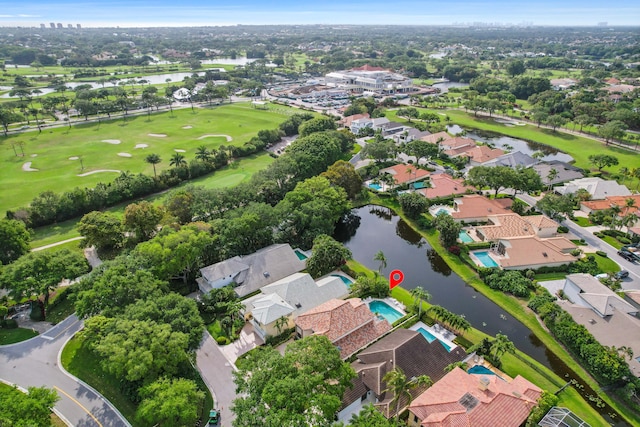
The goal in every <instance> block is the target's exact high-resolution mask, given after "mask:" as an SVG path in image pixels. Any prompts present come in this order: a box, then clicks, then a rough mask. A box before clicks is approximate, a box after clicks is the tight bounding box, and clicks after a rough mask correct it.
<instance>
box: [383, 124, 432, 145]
mask: <svg viewBox="0 0 640 427" xmlns="http://www.w3.org/2000/svg"><path fill="white" fill-rule="evenodd" d="M429 135H431V134H430V133H429V131H426V130H425V131H421V130H418V129H416V128H412V127H409V126H404V127H403V128H402V131H401V132H397V133H394V134H392V135H391V139H393V141H394V142H395V143H396V144H400V143H403V142H404V143H407V142H411V141H414V140H416V139H421V138H422V137H424V136H429Z"/></svg>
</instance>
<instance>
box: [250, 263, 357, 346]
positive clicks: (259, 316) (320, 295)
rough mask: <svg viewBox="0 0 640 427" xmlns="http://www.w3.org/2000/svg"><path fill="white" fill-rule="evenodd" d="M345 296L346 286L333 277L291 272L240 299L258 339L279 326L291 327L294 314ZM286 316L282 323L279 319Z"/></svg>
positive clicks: (296, 314) (274, 331)
mask: <svg viewBox="0 0 640 427" xmlns="http://www.w3.org/2000/svg"><path fill="white" fill-rule="evenodd" d="M348 295H349V287H348V286H347V285H346V284H345V283H344V282H343V281H342V279H340V277H337V276H327V277H324V278H322V279H320V280H318V281H317V282H315V281H314V280H313V278H312V277H311V276H310V275H309V274H307V273H294V274H292V275H290V276H287V277H285V278H283V279H280V280H278V281H276V282H274V283H271V284H270V285H266V286H263V287H262V288H261V289H260V294H258V295H256V296H254V297H251V298H249V299H247V300H245V301H244V305H245V311H244V312H245V316H251V318H252V319H251V323H252V324H253V326H254V328H255V331H256V332H257V333H258V335H260V337H261V338H262V339H266V337H267V336H269V335H278V334H279V333H280V332H281V331H282V329H286V328H291V327H293V326H294V320H295V318H296V317H298V314H300V313H304V312H305V311H308V310H310V309H312V308H314V307H317V306H319V305H320V304H322V303H324V302H327V301H329V300H330V299H334V298H336V299H341V298H345V297H347V296H348ZM282 317H284V318H286V323H285V324H282V323H280V322H281V321H280V320H279V319H280V318H282Z"/></svg>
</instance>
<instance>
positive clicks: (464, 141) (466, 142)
mask: <svg viewBox="0 0 640 427" xmlns="http://www.w3.org/2000/svg"><path fill="white" fill-rule="evenodd" d="M440 145H441V146H442V148H444V149H445V150H455V149H458V148H463V147H470V148H474V147H476V142H475V141H474V140H473V139H471V138H465V137H463V136H456V137H454V138H451V139H447V140H446V141H442V142H441V143H440Z"/></svg>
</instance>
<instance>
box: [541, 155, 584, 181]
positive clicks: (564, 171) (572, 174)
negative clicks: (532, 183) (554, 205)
mask: <svg viewBox="0 0 640 427" xmlns="http://www.w3.org/2000/svg"><path fill="white" fill-rule="evenodd" d="M532 168H533V170H535V171H536V172H537V173H538V175H540V178H541V179H542V183H543V184H544V185H555V184H560V183H562V182H566V181H570V180H573V179H580V178H583V177H584V174H583V173H582V169H580V168H577V167H575V166H573V165H570V164H569V163H564V162H561V161H558V160H550V161H547V162H541V163H536V164H535V165H533V166H532ZM552 170H555V172H551V171H552ZM554 175H555V177H553V176H554ZM550 177H553V178H552V179H549V178H550Z"/></svg>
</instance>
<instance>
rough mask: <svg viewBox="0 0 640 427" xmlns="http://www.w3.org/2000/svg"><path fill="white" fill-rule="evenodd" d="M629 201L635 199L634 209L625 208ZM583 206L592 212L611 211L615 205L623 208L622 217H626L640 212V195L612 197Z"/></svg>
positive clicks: (590, 201) (587, 202) (586, 203)
mask: <svg viewBox="0 0 640 427" xmlns="http://www.w3.org/2000/svg"><path fill="white" fill-rule="evenodd" d="M627 199H633V201H634V202H635V205H634V207H632V208H627V207H625V206H626V204H627ZM581 205H583V206H585V207H586V208H589V209H591V210H592V211H601V210H605V209H609V208H611V207H612V206H613V205H618V206H620V207H621V208H622V211H621V212H620V216H625V215H626V214H627V213H632V212H637V211H638V208H639V207H640V194H632V195H630V196H610V197H607V198H605V199H604V200H588V201H586V202H582V203H581Z"/></svg>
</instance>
